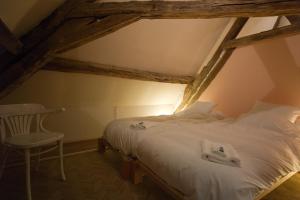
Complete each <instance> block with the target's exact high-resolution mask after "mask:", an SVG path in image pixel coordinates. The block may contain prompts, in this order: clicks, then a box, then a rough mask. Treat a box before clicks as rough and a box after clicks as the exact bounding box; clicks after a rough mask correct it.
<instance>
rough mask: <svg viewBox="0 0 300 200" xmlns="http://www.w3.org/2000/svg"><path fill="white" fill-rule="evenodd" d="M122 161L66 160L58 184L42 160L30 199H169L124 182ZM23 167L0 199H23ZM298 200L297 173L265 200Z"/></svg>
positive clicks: (107, 157) (6, 179)
mask: <svg viewBox="0 0 300 200" xmlns="http://www.w3.org/2000/svg"><path fill="white" fill-rule="evenodd" d="M120 165H121V158H120V157H119V156H118V155H117V154H115V153H113V152H106V153H105V154H104V155H100V154H99V153H98V152H91V153H86V154H80V155H76V156H71V157H66V158H65V168H66V175H67V181H66V182H62V181H60V179H59V178H60V175H59V163H58V161H57V160H50V161H44V162H42V163H41V166H40V170H39V171H38V172H35V171H34V170H33V172H32V193H33V200H100V199H101V200H127V199H130V200H172V198H171V197H170V196H168V195H167V194H165V193H164V192H163V191H162V190H161V189H160V188H158V187H157V186H156V185H155V184H154V183H153V182H151V181H150V180H149V179H147V178H146V179H145V181H144V183H142V184H139V185H133V184H131V183H130V182H127V181H123V180H122V178H121V177H120V176H119V172H118V170H119V169H118V168H119V166H120ZM24 178H25V177H24V168H23V167H22V166H19V167H14V168H9V169H6V171H5V172H4V176H3V178H2V180H1V181H0V199H5V200H24V199H25V180H24ZM298 199H299V200H300V175H299V174H296V175H295V176H294V177H292V178H291V179H290V180H288V181H287V182H285V183H284V184H283V185H281V186H280V187H279V188H277V189H276V190H274V191H273V192H272V193H271V194H270V195H268V196H267V197H266V198H264V200H298Z"/></svg>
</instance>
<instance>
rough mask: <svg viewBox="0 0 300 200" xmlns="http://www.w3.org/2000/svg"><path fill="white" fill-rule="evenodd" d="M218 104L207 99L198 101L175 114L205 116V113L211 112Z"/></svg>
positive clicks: (180, 115) (179, 115)
mask: <svg viewBox="0 0 300 200" xmlns="http://www.w3.org/2000/svg"><path fill="white" fill-rule="evenodd" d="M215 106H216V104H215V103H213V102H206V101H197V102H195V103H193V104H192V105H190V106H189V107H187V108H186V109H185V110H183V111H180V112H178V113H176V114H175V115H176V116H178V117H189V118H193V117H198V116H201V115H202V116H203V115H205V114H209V113H210V112H211V111H212V110H213V108H214V107H215Z"/></svg>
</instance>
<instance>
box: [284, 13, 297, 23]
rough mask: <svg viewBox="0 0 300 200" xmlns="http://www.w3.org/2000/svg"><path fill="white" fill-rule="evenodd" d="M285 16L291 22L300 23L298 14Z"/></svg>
mask: <svg viewBox="0 0 300 200" xmlns="http://www.w3.org/2000/svg"><path fill="white" fill-rule="evenodd" d="M286 18H287V19H288V20H289V21H290V23H291V24H300V16H299V15H290V16H286Z"/></svg>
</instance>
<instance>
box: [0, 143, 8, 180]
mask: <svg viewBox="0 0 300 200" xmlns="http://www.w3.org/2000/svg"><path fill="white" fill-rule="evenodd" d="M7 156H8V148H7V147H5V146H3V149H2V156H1V157H2V161H1V166H0V180H1V178H2V176H3V172H4V168H5V164H6V160H7Z"/></svg>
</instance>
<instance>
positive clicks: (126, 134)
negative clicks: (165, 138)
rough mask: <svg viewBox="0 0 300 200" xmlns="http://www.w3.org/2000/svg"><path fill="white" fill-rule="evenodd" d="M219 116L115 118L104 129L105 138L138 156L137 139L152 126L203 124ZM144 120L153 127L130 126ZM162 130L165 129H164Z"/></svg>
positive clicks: (117, 147)
mask: <svg viewBox="0 0 300 200" xmlns="http://www.w3.org/2000/svg"><path fill="white" fill-rule="evenodd" d="M216 120H217V118H216V117H213V116H207V115H202V116H198V118H184V117H176V116H174V115H162V116H155V117H140V118H128V119H119V120H114V121H112V122H111V123H109V124H108V125H107V127H106V129H105V131H104V136H103V137H104V138H105V139H106V140H107V141H108V142H109V143H110V144H111V145H112V146H113V147H114V148H115V149H117V150H120V151H121V152H122V153H123V154H124V155H131V156H136V152H135V150H136V148H137V141H138V140H139V138H140V137H139V136H141V135H142V134H145V133H148V131H149V130H150V131H151V130H152V128H154V127H156V126H159V127H160V126H164V124H165V123H166V122H168V123H171V124H173V123H175V124H176V123H177V122H185V123H187V124H190V123H192V124H194V123H196V124H201V123H205V122H212V121H216ZM141 121H143V122H144V123H146V124H147V125H148V124H149V125H150V126H151V128H150V129H149V130H148V129H146V130H137V129H132V128H131V127H130V126H131V125H132V124H136V123H139V122H141ZM162 131H165V130H163V129H162ZM156 133H157V132H156Z"/></svg>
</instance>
